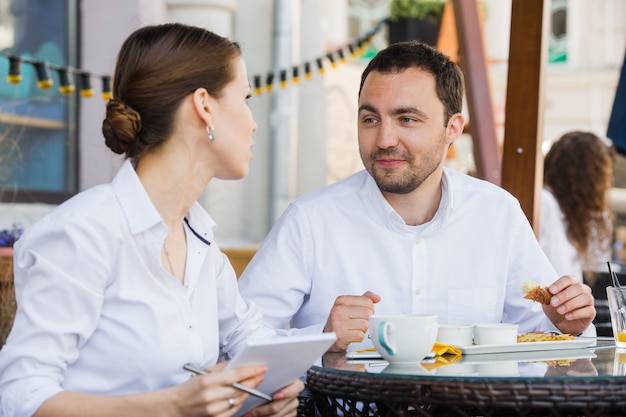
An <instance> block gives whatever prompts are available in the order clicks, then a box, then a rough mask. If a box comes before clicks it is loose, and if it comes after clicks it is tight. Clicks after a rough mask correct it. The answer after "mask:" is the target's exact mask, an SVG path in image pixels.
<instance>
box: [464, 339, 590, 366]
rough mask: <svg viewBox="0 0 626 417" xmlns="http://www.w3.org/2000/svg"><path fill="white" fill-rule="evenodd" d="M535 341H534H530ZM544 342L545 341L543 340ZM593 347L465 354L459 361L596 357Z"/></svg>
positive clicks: (547, 359) (477, 362)
mask: <svg viewBox="0 0 626 417" xmlns="http://www.w3.org/2000/svg"><path fill="white" fill-rule="evenodd" d="M530 343H533V342H530ZM542 343H543V342H542ZM595 357H596V354H595V353H593V349H585V348H582V349H565V350H537V351H531V352H519V351H517V352H507V353H487V354H481V355H467V356H463V357H462V358H461V359H460V360H459V361H458V362H454V363H464V364H481V363H486V362H490V363H493V362H512V361H514V362H543V361H553V360H569V359H587V358H590V359H591V358H595Z"/></svg>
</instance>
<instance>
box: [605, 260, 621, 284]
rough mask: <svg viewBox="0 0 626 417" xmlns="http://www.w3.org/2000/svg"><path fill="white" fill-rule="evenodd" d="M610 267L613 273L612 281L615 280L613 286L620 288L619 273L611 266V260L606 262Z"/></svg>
mask: <svg viewBox="0 0 626 417" xmlns="http://www.w3.org/2000/svg"><path fill="white" fill-rule="evenodd" d="M606 264H607V265H608V267H609V275H611V281H613V286H614V287H615V288H620V287H621V285H620V284H619V280H618V279H617V274H616V273H615V271H613V269H612V268H611V262H610V261H609V262H607V263H606Z"/></svg>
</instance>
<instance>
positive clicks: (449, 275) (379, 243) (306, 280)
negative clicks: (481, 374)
mask: <svg viewBox="0 0 626 417" xmlns="http://www.w3.org/2000/svg"><path fill="white" fill-rule="evenodd" d="M442 190H443V196H442V200H441V203H440V207H439V209H438V211H437V213H436V215H435V217H434V218H433V219H432V220H431V221H430V222H428V223H426V224H423V225H419V226H408V225H406V224H405V222H404V221H403V220H402V218H401V217H400V216H399V215H398V213H396V212H395V211H394V210H393V208H392V207H391V206H390V205H389V203H388V202H387V201H386V200H385V198H384V197H383V195H382V193H381V192H380V190H379V189H378V187H377V186H376V183H375V182H374V180H373V178H372V177H371V176H370V175H369V174H368V173H367V172H366V171H361V172H359V173H356V174H354V175H352V176H351V177H349V178H347V179H345V180H343V181H340V182H338V183H336V184H333V185H330V186H328V187H325V188H323V189H321V190H317V191H315V192H313V193H311V194H309V195H307V196H304V197H302V198H300V199H298V200H296V201H295V202H294V203H292V204H291V205H290V206H289V207H288V209H287V210H286V211H285V213H284V214H283V215H282V216H281V218H280V219H279V221H278V222H277V223H276V225H275V226H274V227H273V229H272V230H271V231H270V233H269V235H268V236H267V238H266V240H265V241H264V243H263V245H262V246H261V247H260V248H259V250H258V252H257V254H256V255H255V256H254V258H253V259H252V261H251V262H250V264H249V265H248V267H247V268H246V270H245V271H244V273H243V275H242V276H241V277H240V279H239V288H240V291H241V294H242V296H243V297H244V298H246V299H248V300H251V301H253V302H254V303H255V304H257V305H258V306H259V307H260V308H261V309H262V310H263V313H264V316H265V317H266V320H268V322H269V323H271V324H273V325H274V326H277V327H279V328H285V327H289V326H291V329H290V330H289V332H291V333H311V332H320V331H321V330H322V328H323V326H324V324H325V323H326V320H327V318H328V315H329V312H330V309H331V307H332V305H333V303H334V301H335V299H336V297H337V296H340V295H361V294H363V293H364V292H366V291H368V290H369V291H373V292H374V293H376V294H379V295H380V296H381V297H382V299H381V301H380V302H379V303H378V304H376V305H375V309H376V313H377V314H400V313H434V314H437V316H438V322H439V324H445V323H450V324H474V323H479V322H501V321H502V322H511V323H518V324H519V331H520V332H528V331H534V330H554V329H555V327H554V325H553V324H552V323H551V322H550V321H549V320H548V318H547V317H546V316H545V315H544V314H543V310H542V308H541V306H540V305H539V304H538V303H535V302H532V301H529V300H525V299H524V298H523V293H522V290H521V287H522V284H523V283H524V282H525V281H537V282H539V283H542V284H544V285H549V284H551V283H552V282H554V281H555V280H556V279H557V278H558V277H557V274H556V272H555V271H554V268H553V267H552V265H551V264H550V262H549V261H548V259H547V258H546V256H545V255H544V253H543V252H542V250H541V247H540V246H539V244H538V242H537V239H536V237H535V235H534V233H533V230H532V228H531V227H530V224H529V222H528V220H527V218H526V217H525V215H524V213H523V212H522V210H521V208H520V205H519V202H518V201H517V200H516V199H515V198H514V197H513V196H512V195H511V194H509V193H508V192H506V191H505V190H503V189H502V188H500V187H497V186H495V185H493V184H490V183H488V182H486V181H481V180H478V179H475V178H472V177H469V176H467V175H463V174H460V173H458V172H454V171H450V170H446V171H444V176H443V181H442ZM589 331H590V332H591V333H592V334H595V329H594V328H593V326H591V328H590V330H589ZM370 345H371V344H370V342H369V341H368V340H367V338H366V340H365V342H364V343H361V344H356V343H353V344H352V345H351V346H350V349H357V348H361V347H367V346H370Z"/></svg>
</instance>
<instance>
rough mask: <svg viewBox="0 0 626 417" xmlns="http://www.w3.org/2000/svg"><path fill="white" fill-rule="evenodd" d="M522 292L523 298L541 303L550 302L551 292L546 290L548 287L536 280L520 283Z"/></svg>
mask: <svg viewBox="0 0 626 417" xmlns="http://www.w3.org/2000/svg"><path fill="white" fill-rule="evenodd" d="M522 292H523V293H524V298H526V299H527V300H532V301H536V302H538V303H541V304H550V299H551V298H552V294H550V291H548V288H546V287H543V286H541V284H539V283H537V282H531V281H527V282H525V283H524V284H523V285H522Z"/></svg>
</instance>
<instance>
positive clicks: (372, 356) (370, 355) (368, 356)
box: [346, 350, 435, 361]
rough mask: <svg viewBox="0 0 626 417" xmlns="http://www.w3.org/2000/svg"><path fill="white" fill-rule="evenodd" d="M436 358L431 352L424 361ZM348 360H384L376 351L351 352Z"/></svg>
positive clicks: (347, 355)
mask: <svg viewBox="0 0 626 417" xmlns="http://www.w3.org/2000/svg"><path fill="white" fill-rule="evenodd" d="M434 357H435V352H430V354H429V355H428V356H426V357H425V358H424V359H425V360H426V359H432V358H434ZM346 359H347V360H352V361H371V360H384V359H383V357H382V356H380V353H378V352H377V351H375V350H371V351H370V350H351V351H350V352H348V353H346Z"/></svg>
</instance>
